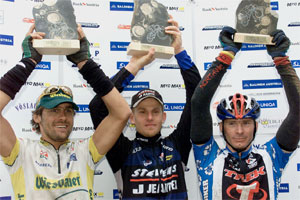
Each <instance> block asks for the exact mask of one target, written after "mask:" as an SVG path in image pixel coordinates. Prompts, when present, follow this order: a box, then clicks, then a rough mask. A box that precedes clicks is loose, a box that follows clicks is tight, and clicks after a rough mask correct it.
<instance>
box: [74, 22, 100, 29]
mask: <svg viewBox="0 0 300 200" xmlns="http://www.w3.org/2000/svg"><path fill="white" fill-rule="evenodd" d="M78 23H79V24H80V25H81V27H83V28H99V27H100V25H99V24H98V23H92V22H78Z"/></svg>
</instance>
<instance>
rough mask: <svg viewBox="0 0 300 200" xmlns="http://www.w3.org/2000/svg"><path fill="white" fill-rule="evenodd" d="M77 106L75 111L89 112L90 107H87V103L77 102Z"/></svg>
mask: <svg viewBox="0 0 300 200" xmlns="http://www.w3.org/2000/svg"><path fill="white" fill-rule="evenodd" d="M77 106H78V108H79V109H78V111H76V112H77V113H89V112H90V109H89V105H86V104H77Z"/></svg>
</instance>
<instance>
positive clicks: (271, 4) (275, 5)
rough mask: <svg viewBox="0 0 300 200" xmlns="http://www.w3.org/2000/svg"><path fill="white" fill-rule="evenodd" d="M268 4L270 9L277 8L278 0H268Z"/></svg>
mask: <svg viewBox="0 0 300 200" xmlns="http://www.w3.org/2000/svg"><path fill="white" fill-rule="evenodd" d="M270 6H271V9H272V10H279V5H278V1H273V2H270Z"/></svg>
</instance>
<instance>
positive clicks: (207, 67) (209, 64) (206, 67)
mask: <svg viewBox="0 0 300 200" xmlns="http://www.w3.org/2000/svg"><path fill="white" fill-rule="evenodd" d="M211 64H212V62H206V63H204V70H208V69H209V68H210V67H211ZM228 69H231V65H229V67H228Z"/></svg>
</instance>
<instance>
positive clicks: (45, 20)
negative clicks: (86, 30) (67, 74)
mask: <svg viewBox="0 0 300 200" xmlns="http://www.w3.org/2000/svg"><path fill="white" fill-rule="evenodd" d="M32 13H33V17H34V20H35V30H36V31H37V32H44V33H46V35H45V37H44V38H43V39H35V40H33V47H34V48H35V49H36V50H37V51H38V52H39V53H40V54H42V55H70V54H73V53H75V52H77V51H78V50H79V49H80V43H79V40H78V32H77V23H76V20H75V15H74V9H73V6H72V2H71V0H45V1H44V2H43V3H39V4H38V5H36V6H35V7H34V8H33V9H32Z"/></svg>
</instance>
